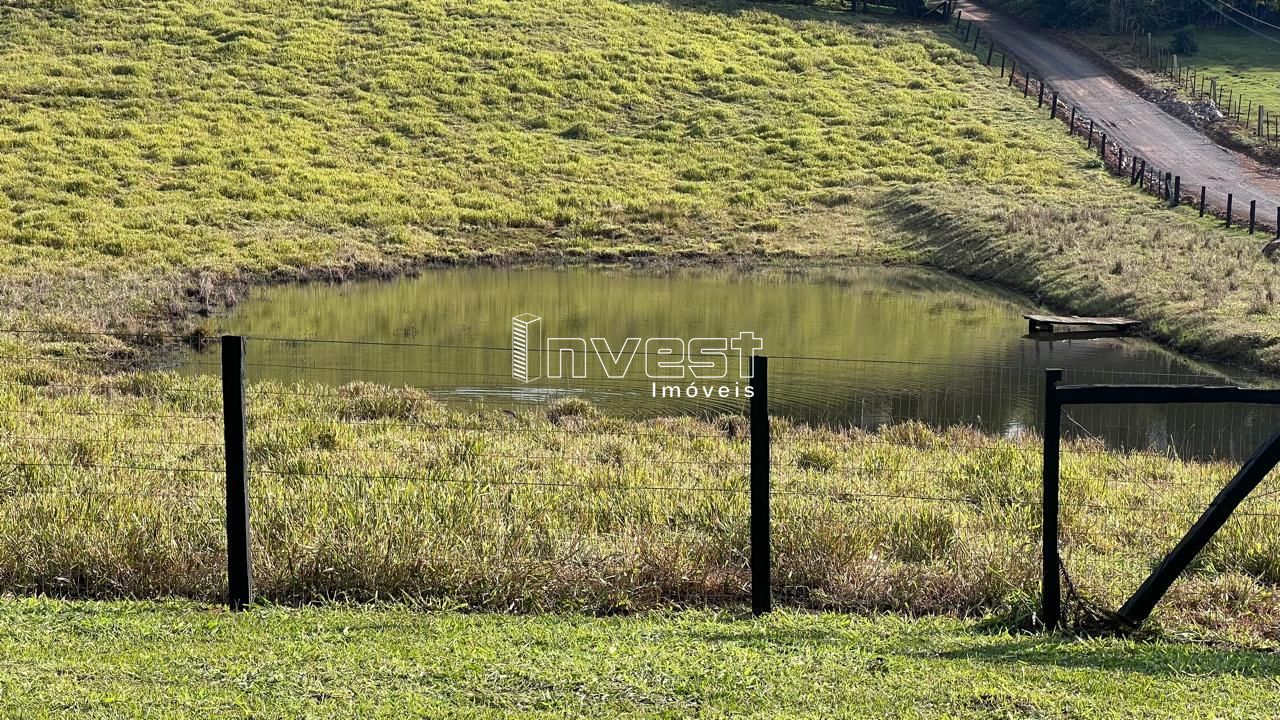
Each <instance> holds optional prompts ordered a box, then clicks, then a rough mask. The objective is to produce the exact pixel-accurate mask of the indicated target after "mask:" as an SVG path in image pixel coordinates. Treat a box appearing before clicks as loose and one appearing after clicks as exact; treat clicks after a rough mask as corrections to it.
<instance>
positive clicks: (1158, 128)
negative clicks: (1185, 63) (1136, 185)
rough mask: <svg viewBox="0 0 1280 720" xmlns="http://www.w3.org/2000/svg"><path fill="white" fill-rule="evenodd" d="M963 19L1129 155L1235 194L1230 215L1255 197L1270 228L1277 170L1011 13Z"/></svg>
mask: <svg viewBox="0 0 1280 720" xmlns="http://www.w3.org/2000/svg"><path fill="white" fill-rule="evenodd" d="M960 9H961V10H962V11H963V12H964V15H963V19H966V20H973V21H974V22H975V23H976V24H977V25H979V26H981V28H982V34H983V35H984V36H990V37H994V38H995V40H996V43H997V45H1004V46H1006V47H1008V48H1009V50H1010V51H1011V52H1012V53H1013V54H1014V55H1015V56H1016V57H1017V58H1018V60H1019V62H1022V61H1024V60H1025V61H1027V62H1030V63H1031V66H1032V68H1033V69H1034V70H1033V74H1034V75H1036V76H1039V75H1041V74H1043V75H1044V79H1045V81H1046V82H1047V83H1048V84H1049V86H1050V87H1052V88H1053V89H1054V90H1056V91H1057V92H1059V93H1060V94H1061V98H1062V99H1061V102H1064V103H1066V104H1067V106H1068V107H1070V106H1072V105H1074V106H1076V107H1077V108H1079V109H1080V111H1081V112H1083V113H1084V114H1085V115H1086V116H1088V117H1089V118H1091V119H1093V120H1096V121H1097V122H1098V123H1099V124H1100V125H1101V128H1100V130H1099V132H1105V133H1107V136H1108V138H1109V139H1110V141H1114V142H1118V143H1120V145H1121V146H1122V147H1124V149H1125V153H1126V154H1132V153H1134V152H1136V153H1137V154H1138V155H1139V156H1141V157H1142V158H1145V159H1146V161H1147V165H1148V167H1151V166H1154V167H1157V168H1159V169H1160V170H1163V171H1169V172H1172V173H1173V174H1174V175H1181V176H1182V188H1183V193H1184V194H1193V195H1198V194H1199V192H1200V186H1201V185H1204V186H1206V187H1207V188H1208V201H1209V203H1210V204H1211V205H1213V206H1214V207H1217V208H1219V209H1225V208H1226V206H1227V193H1232V194H1234V195H1235V200H1234V210H1233V212H1232V215H1233V216H1234V217H1235V218H1236V220H1237V222H1246V223H1247V222H1248V217H1249V201H1250V200H1257V201H1258V220H1259V222H1265V223H1266V224H1267V225H1268V226H1273V225H1274V224H1275V220H1276V208H1277V207H1280V172H1277V171H1276V170H1272V169H1268V168H1266V167H1265V166H1263V165H1261V164H1259V163H1258V162H1256V161H1254V160H1253V159H1252V158H1249V157H1246V156H1244V155H1241V154H1240V153H1237V152H1233V151H1231V150H1227V149H1226V148H1223V147H1220V146H1218V145H1216V144H1214V143H1213V142H1211V141H1210V140H1209V139H1208V138H1206V137H1205V136H1204V135H1201V134H1200V133H1198V132H1196V131H1195V130H1193V129H1192V128H1191V127H1189V126H1188V125H1186V124H1185V123H1183V122H1182V121H1180V120H1178V119H1177V118H1175V117H1173V116H1172V115H1169V114H1168V113H1166V112H1164V111H1163V110H1161V109H1160V108H1159V107H1157V106H1156V105H1155V104H1153V103H1150V102H1148V101H1146V100H1144V99H1142V98H1141V97H1139V96H1138V95H1136V94H1134V93H1133V92H1131V91H1130V90H1128V89H1126V88H1125V87H1124V86H1123V85H1121V84H1120V83H1118V82H1116V81H1115V80H1114V79H1112V78H1111V77H1110V76H1109V75H1108V74H1107V72H1106V71H1105V70H1104V69H1103V68H1102V67H1101V66H1099V65H1097V64H1096V63H1094V62H1092V61H1090V60H1089V59H1088V58H1086V57H1084V56H1083V55H1081V54H1080V53H1078V52H1076V51H1074V50H1071V49H1070V48H1068V47H1066V46H1064V45H1062V44H1060V43H1058V42H1055V41H1054V40H1053V39H1051V38H1049V37H1046V36H1044V35H1041V34H1039V33H1037V32H1035V31H1033V30H1030V29H1028V28H1027V27H1025V26H1024V25H1022V24H1021V23H1019V22H1017V21H1015V20H1013V19H1012V18H1009V17H1008V16H1006V15H1004V14H1002V13H999V12H996V11H994V10H991V9H990V8H987V7H983V6H981V5H977V4H975V3H973V2H964V3H961V4H960Z"/></svg>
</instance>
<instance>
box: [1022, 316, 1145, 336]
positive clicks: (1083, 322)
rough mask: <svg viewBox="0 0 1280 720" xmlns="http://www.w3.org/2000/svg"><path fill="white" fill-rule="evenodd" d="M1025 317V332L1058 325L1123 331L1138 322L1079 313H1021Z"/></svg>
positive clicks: (1037, 331)
mask: <svg viewBox="0 0 1280 720" xmlns="http://www.w3.org/2000/svg"><path fill="white" fill-rule="evenodd" d="M1022 317H1024V318H1026V319H1027V332H1029V333H1046V332H1047V333H1051V332H1053V330H1054V328H1056V327H1057V326H1059V325H1067V326H1070V327H1081V328H1089V329H1090V330H1093V331H1104V332H1114V333H1123V332H1125V331H1126V330H1129V329H1130V328H1132V327H1134V326H1135V325H1138V324H1139V321H1138V320H1134V319H1133V318H1126V317H1081V316H1079V315H1023V316H1022Z"/></svg>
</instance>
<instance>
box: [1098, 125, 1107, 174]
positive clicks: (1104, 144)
mask: <svg viewBox="0 0 1280 720" xmlns="http://www.w3.org/2000/svg"><path fill="white" fill-rule="evenodd" d="M1098 148H1099V149H1100V150H1101V152H1099V153H1098V154H1099V155H1101V156H1102V167H1104V168H1105V167H1106V166H1107V134H1106V133H1102V142H1100V143H1098Z"/></svg>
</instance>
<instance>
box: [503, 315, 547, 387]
mask: <svg viewBox="0 0 1280 720" xmlns="http://www.w3.org/2000/svg"><path fill="white" fill-rule="evenodd" d="M541 349H542V318H540V317H538V316H537V315H532V314H530V313H524V314H523V315H517V316H515V317H513V318H511V377H513V378H515V379H516V380H519V381H520V382H524V383H528V382H533V381H534V380H537V379H538V378H540V377H542V374H541V370H542V363H541V362H538V358H539V357H540V356H532V357H531V353H536V352H539V351H540V350H541Z"/></svg>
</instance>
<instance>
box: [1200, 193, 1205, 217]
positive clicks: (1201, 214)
mask: <svg viewBox="0 0 1280 720" xmlns="http://www.w3.org/2000/svg"><path fill="white" fill-rule="evenodd" d="M1206 189H1207V188H1205V186H1203V185H1201V186H1200V217H1204V194H1205V190H1206Z"/></svg>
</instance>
